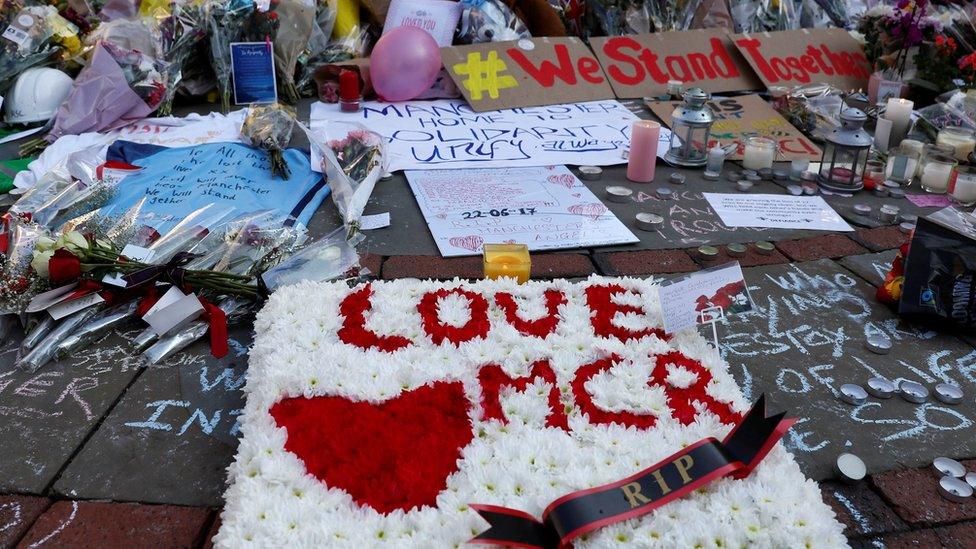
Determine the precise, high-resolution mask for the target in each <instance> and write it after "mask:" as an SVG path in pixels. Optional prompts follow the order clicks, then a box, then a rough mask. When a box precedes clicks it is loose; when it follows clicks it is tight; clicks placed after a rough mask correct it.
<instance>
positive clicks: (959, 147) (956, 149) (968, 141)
mask: <svg viewBox="0 0 976 549" xmlns="http://www.w3.org/2000/svg"><path fill="white" fill-rule="evenodd" d="M935 144H936V145H946V146H947V147H950V148H951V149H952V155H953V156H955V157H956V160H958V161H960V162H965V161H966V160H968V159H969V153H971V152H973V149H976V137H973V134H972V132H968V133H965V132H959V133H950V132H948V131H945V130H943V131H941V132H939V135H938V136H937V137H936V138H935Z"/></svg>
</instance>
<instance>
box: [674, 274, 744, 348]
mask: <svg viewBox="0 0 976 549" xmlns="http://www.w3.org/2000/svg"><path fill="white" fill-rule="evenodd" d="M658 295H659V297H660V299H661V314H662V316H663V320H664V331H665V332H667V333H669V334H673V333H675V332H679V331H681V330H684V329H686V328H691V327H692V326H696V325H697V324H698V323H699V322H700V321H701V315H702V313H703V312H704V313H705V314H706V315H707V316H708V318H714V316H713V315H717V313H718V308H721V311H722V315H724V316H729V315H733V314H737V313H744V312H746V311H750V310H752V298H751V297H749V288H748V287H747V285H746V281H745V278H744V277H743V275H742V268H741V267H740V266H739V262H738V261H735V262H732V263H729V264H727V265H721V266H718V267H713V268H711V269H706V270H704V271H699V272H697V273H692V274H690V275H688V276H685V277H682V278H679V279H676V280H671V281H667V282H664V283H662V284H661V289H660V290H659V292H658ZM713 311H714V312H713Z"/></svg>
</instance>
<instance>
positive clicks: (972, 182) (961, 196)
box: [949, 166, 976, 206]
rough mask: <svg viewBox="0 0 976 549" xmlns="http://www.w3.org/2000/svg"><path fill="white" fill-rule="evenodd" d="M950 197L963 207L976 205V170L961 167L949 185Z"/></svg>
mask: <svg viewBox="0 0 976 549" xmlns="http://www.w3.org/2000/svg"><path fill="white" fill-rule="evenodd" d="M949 196H951V197H952V198H953V200H955V201H956V202H957V203H959V204H960V205H962V206H972V205H973V204H976V168H972V167H962V166H961V167H959V168H957V169H956V172H955V173H954V174H953V178H952V181H951V182H950V183H949Z"/></svg>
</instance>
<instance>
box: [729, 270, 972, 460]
mask: <svg viewBox="0 0 976 549" xmlns="http://www.w3.org/2000/svg"><path fill="white" fill-rule="evenodd" d="M745 274H746V280H747V281H748V282H749V288H750V292H751V295H752V297H753V300H754V301H755V302H756V305H757V309H756V310H754V311H752V312H749V313H745V314H742V315H738V316H735V317H731V318H730V319H728V320H727V321H726V324H725V327H724V328H723V329H722V330H721V331H722V334H720V335H721V338H722V352H723V355H724V356H725V358H726V360H727V361H728V362H729V366H730V369H731V371H732V373H733V375H734V376H735V377H736V380H737V381H738V382H739V384H740V386H741V387H742V388H743V392H744V393H745V394H746V395H747V396H748V397H749V398H750V399H754V398H756V397H758V395H759V394H760V393H761V392H765V393H766V395H767V397H768V398H769V399H770V401H771V403H772V405H773V408H775V409H783V410H788V411H789V412H790V414H791V415H793V416H794V417H798V418H799V421H798V422H797V424H796V425H795V426H794V427H793V429H792V430H791V431H790V433H789V434H788V435H787V436H786V437H785V439H784V440H785V443H786V446H787V448H788V449H790V450H791V451H792V452H793V453H794V455H795V456H796V458H797V460H798V462H799V463H800V465H801V468H802V469H803V470H804V472H806V473H807V474H808V475H810V476H812V477H813V478H815V479H825V478H830V477H831V476H832V475H833V473H832V468H833V462H834V460H835V459H836V457H837V455H838V454H840V453H843V452H853V453H855V454H857V455H859V456H860V457H861V458H862V459H863V460H864V461H865V462H866V464H867V466H868V469H869V471H871V472H879V471H886V470H890V469H894V468H897V467H904V466H919V465H923V464H927V463H929V462H930V460H931V459H932V457H933V456H935V455H939V454H944V455H962V456H971V455H976V400H974V398H973V397H974V396H976V350H974V349H973V347H972V346H971V345H968V344H966V343H964V342H963V341H961V340H959V339H957V338H955V337H953V336H950V335H943V334H938V333H936V332H932V331H929V330H926V329H923V328H919V327H916V326H912V325H910V324H908V323H906V322H903V321H901V320H900V319H898V318H897V317H895V315H894V314H893V313H892V312H891V311H890V310H889V309H888V308H887V307H885V306H883V305H881V304H879V303H877V302H876V301H875V299H874V291H875V289H874V287H872V286H871V285H869V284H867V283H866V282H864V281H862V280H860V279H859V278H858V277H856V276H855V275H853V274H851V273H850V272H849V271H847V270H846V269H844V268H843V267H841V266H840V265H838V264H837V263H835V262H833V261H829V260H818V261H814V262H808V263H800V264H792V265H774V266H768V267H754V268H749V269H745ZM874 334H878V335H885V336H887V337H888V338H890V339H891V340H892V342H893V349H892V350H891V353H890V354H887V355H877V354H874V353H872V352H870V351H868V350H867V348H866V347H865V338H866V336H867V335H874ZM875 375H882V376H885V377H887V378H889V379H892V380H894V381H896V382H897V381H900V380H903V379H907V380H913V381H919V382H921V383H923V384H925V385H926V386H928V387H930V388H931V387H932V386H934V385H935V384H936V383H938V382H942V381H945V382H952V383H955V384H958V385H959V386H960V387H962V388H963V391H964V392H965V393H966V395H967V398H966V399H965V400H964V402H963V403H961V404H959V405H955V406H951V405H947V404H942V403H940V402H938V401H936V400H934V399H933V398H930V399H929V401H928V402H926V403H924V404H912V403H909V402H907V401H904V400H902V399H901V398H898V397H895V398H893V399H888V400H877V399H873V398H872V399H869V400H868V402H866V403H865V404H862V405H860V406H852V405H849V404H846V403H844V402H843V401H841V400H839V399H838V398H837V395H838V391H839V389H840V386H841V385H843V384H845V383H858V384H860V383H865V382H866V381H867V379H868V378H870V377H872V376H875Z"/></svg>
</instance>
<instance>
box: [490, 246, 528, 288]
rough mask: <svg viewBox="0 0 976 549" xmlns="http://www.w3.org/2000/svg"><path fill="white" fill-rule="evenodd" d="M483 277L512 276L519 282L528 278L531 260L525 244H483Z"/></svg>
mask: <svg viewBox="0 0 976 549" xmlns="http://www.w3.org/2000/svg"><path fill="white" fill-rule="evenodd" d="M483 252H484V265H485V278H487V279H489V280H495V279H498V278H502V277H508V278H514V279H515V280H517V281H518V283H519V284H522V283H525V282H526V281H528V280H529V275H530V272H531V270H532V260H531V258H530V257H529V247H528V246H526V245H525V244H485V245H484V248H483Z"/></svg>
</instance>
